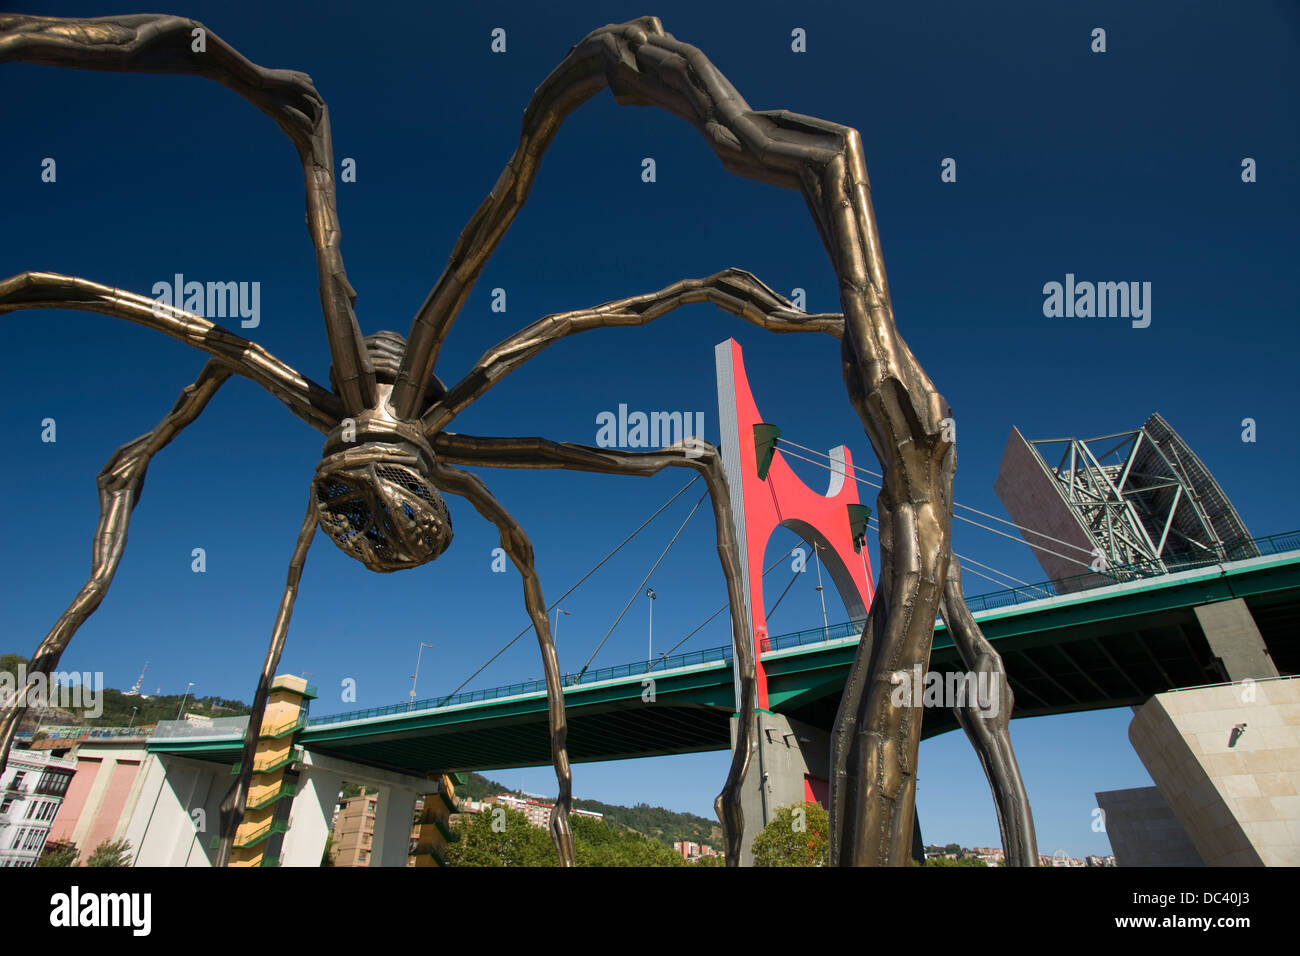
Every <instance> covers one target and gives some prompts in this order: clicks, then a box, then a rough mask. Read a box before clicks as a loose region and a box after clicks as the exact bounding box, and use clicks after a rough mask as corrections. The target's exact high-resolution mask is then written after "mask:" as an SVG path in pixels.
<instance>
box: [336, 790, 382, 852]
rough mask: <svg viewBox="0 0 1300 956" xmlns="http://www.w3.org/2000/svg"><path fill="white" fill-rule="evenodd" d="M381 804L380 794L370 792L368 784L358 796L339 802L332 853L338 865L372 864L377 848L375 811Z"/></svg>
mask: <svg viewBox="0 0 1300 956" xmlns="http://www.w3.org/2000/svg"><path fill="white" fill-rule="evenodd" d="M378 807H379V794H378V792H376V791H369V792H367V790H366V788H365V787H362V788H361V793H360V794H359V795H357V796H355V797H348V798H347V799H346V800H343V801H341V802H340V803H339V806H338V810H337V811H336V812H335V815H334V830H333V835H334V844H333V848H332V854H333V857H334V865H335V866H369V865H370V855H371V853H372V852H373V851H374V842H375V811H376V810H377V809H378Z"/></svg>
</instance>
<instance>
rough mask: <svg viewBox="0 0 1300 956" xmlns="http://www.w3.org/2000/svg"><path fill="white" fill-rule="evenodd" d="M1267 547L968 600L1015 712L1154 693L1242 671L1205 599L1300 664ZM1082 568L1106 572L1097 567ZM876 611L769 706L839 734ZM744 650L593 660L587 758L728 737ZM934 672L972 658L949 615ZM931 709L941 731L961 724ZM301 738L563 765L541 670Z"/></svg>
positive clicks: (314, 726) (843, 629)
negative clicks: (1240, 614)
mask: <svg viewBox="0 0 1300 956" xmlns="http://www.w3.org/2000/svg"><path fill="white" fill-rule="evenodd" d="M1253 543H1254V544H1255V545H1256V546H1257V547H1258V549H1259V554H1260V555H1261V556H1260V557H1254V558H1246V559H1242V560H1235V561H1224V562H1222V563H1214V564H1206V565H1201V566H1194V567H1188V568H1185V569H1182V570H1178V571H1174V572H1172V573H1162V574H1159V575H1156V576H1150V577H1144V576H1141V575H1142V570H1141V569H1116V570H1115V571H1114V572H1113V573H1114V576H1115V577H1117V578H1121V579H1122V578H1124V577H1131V578H1132V579H1131V580H1119V581H1117V582H1116V583H1114V584H1110V585H1106V586H1101V587H1090V588H1089V589H1088V590H1084V591H1072V590H1071V588H1070V587H1069V586H1067V585H1068V584H1069V582H1046V583H1044V584H1039V585H1031V586H1026V587H1018V588H1013V589H1008V590H1004V591H998V592H994V593H991V594H986V595H979V596H975V597H971V598H968V602H969V604H970V607H971V610H972V612H973V613H974V615H975V619H976V620H977V621H978V622H979V624H980V627H981V628H982V629H983V631H984V633H985V635H986V636H987V637H988V638H989V640H990V641H992V642H993V644H994V646H995V647H996V648H997V650H998V653H999V654H1000V655H1001V656H1002V659H1003V661H1004V662H1005V665H1006V669H1007V674H1008V679H1009V682H1010V685H1011V688H1012V691H1013V693H1014V694H1015V710H1014V712H1013V716H1014V717H1017V718H1019V717H1037V716H1043V715H1048V714H1063V713H1075V712H1081V711H1087V710H1096V709H1101V708H1108V707H1121V706H1131V705H1139V704H1142V703H1143V702H1144V701H1146V700H1148V699H1150V698H1151V697H1152V696H1153V695H1155V694H1159V693H1163V692H1165V691H1168V690H1172V689H1175V688H1179V687H1191V686H1198V685H1203V684H1207V683H1212V682H1217V681H1222V680H1228V679H1230V675H1229V674H1228V673H1227V671H1226V670H1225V669H1224V666H1223V664H1222V662H1221V660H1220V657H1221V654H1220V653H1216V650H1221V649H1219V648H1216V646H1215V644H1216V641H1215V637H1216V636H1215V634H1213V633H1211V632H1212V630H1213V625H1207V624H1206V622H1205V620H1204V619H1203V617H1202V616H1201V615H1198V613H1197V611H1196V609H1197V608H1198V607H1203V606H1206V605H1215V604H1222V603H1223V602H1234V601H1237V600H1241V601H1243V602H1244V605H1245V608H1246V609H1248V611H1249V617H1250V618H1253V620H1254V623H1255V626H1256V627H1257V628H1258V631H1259V634H1260V637H1261V638H1262V639H1263V642H1264V645H1265V647H1266V648H1267V651H1268V654H1269V656H1270V657H1271V658H1272V660H1273V662H1274V664H1275V666H1276V667H1277V669H1278V670H1279V671H1280V672H1281V673H1283V674H1288V673H1297V672H1300V640H1298V639H1297V636H1296V635H1297V633H1300V532H1292V533H1288V534H1279V535H1272V536H1270V537H1267V538H1260V539H1255V541H1254V542H1253ZM1083 577H1086V578H1091V579H1094V580H1095V578H1096V575H1085V576H1083ZM861 626H862V622H860V621H858V622H853V621H850V622H845V623H842V624H838V625H835V626H831V627H823V628H816V629H811V630H805V631H799V632H796V633H792V634H785V635H781V636H776V637H771V638H768V639H767V641H766V643H765V645H764V649H763V653H762V661H763V665H764V667H765V669H766V672H767V679H768V687H769V707H770V712H772V713H775V714H780V715H783V716H784V717H786V718H789V719H792V720H794V721H797V722H798V723H799V724H800V725H804V726H811V727H814V728H817V729H818V730H821V731H823V732H826V731H829V729H830V727H831V724H832V723H833V721H834V717H835V711H836V707H837V706H838V703H839V698H840V695H841V692H842V689H843V686H844V681H845V678H846V676H847V673H848V669H849V665H850V663H851V662H852V659H853V655H854V651H855V650H856V647H857V643H858V640H859V633H860V631H861ZM731 657H732V655H731V648H730V647H729V646H727V647H716V648H709V649H706V650H700V651H694V652H690V653H686V654H677V655H674V656H672V657H668V658H662V659H660V660H656V661H653V662H650V661H640V662H637V663H632V664H624V665H620V666H616V667H607V668H604V669H601V670H596V671H589V672H588V673H587V674H585V675H584V676H583V678H582V680H581V682H573V681H572V679H570V683H569V685H568V686H566V687H565V691H564V694H565V704H566V709H567V713H568V720H569V753H570V759H571V760H572V761H574V762H589V761H605V760H620V759H629V758H636V757H651V756H662V755H667V754H682V753H696V752H702V751H713V750H726V749H728V748H729V747H730V745H731V738H730V733H731V719H732V716H733V713H734V710H735V693H734V685H733V675H732V668H731ZM930 667H931V670H932V671H936V672H955V671H964V670H965V666H964V665H963V664H962V662H961V660H960V658H959V656H958V654H957V652H956V649H955V648H954V646H953V643H952V640H951V638H950V637H949V635H948V634H947V631H946V629H945V628H944V626H943V624H942V622H940V623H939V624H938V625H937V626H936V630H935V639H934V645H933V652H932V654H931V664H930ZM956 726H957V725H956V721H955V718H954V717H953V715H952V713H951V711H948V710H945V709H932V710H931V711H930V712H928V713H927V714H926V715H925V719H924V731H923V732H924V735H925V736H926V737H931V736H935V735H937V734H941V733H946V732H947V731H949V730H952V729H954V728H955V727H956ZM241 738H242V727H235V726H233V725H232V726H230V727H228V728H222V730H221V731H216V732H214V733H211V734H209V735H206V736H186V737H156V738H154V739H153V740H151V741H150V743H149V749H150V750H151V751H154V752H158V753H165V754H172V755H176V756H185V757H190V758H196V759H200V760H205V761H216V762H219V763H233V762H234V761H236V760H237V759H238V756H239V748H240V744H241ZM297 743H298V744H299V745H300V746H302V747H303V748H305V749H306V750H308V751H310V752H312V753H318V754H322V755H327V756H329V757H335V758H340V759H342V760H346V761H349V762H353V763H357V764H362V765H366V766H371V767H375V768H377V769H381V770H385V771H395V772H398V773H403V774H410V775H415V776H421V777H423V776H425V775H428V774H431V773H440V772H445V771H466V770H494V769H501V768H511V767H528V766H542V765H548V764H549V763H550V762H551V753H550V745H549V739H548V735H547V730H546V694H545V686H544V684H543V683H542V682H540V681H527V682H523V683H517V684H510V685H505V686H501V687H494V688H488V689H483V690H476V691H469V692H465V693H461V694H456V695H454V696H452V697H446V698H431V699H428V700H423V701H416V702H403V703H400V704H394V705H391V706H387V707H378V708H372V709H368V710H358V711H352V712H348V713H341V714H334V715H326V716H318V717H313V718H310V719H309V720H308V721H307V723H306V726H305V727H304V728H303V729H302V731H301V732H300V734H299V735H298V737H297Z"/></svg>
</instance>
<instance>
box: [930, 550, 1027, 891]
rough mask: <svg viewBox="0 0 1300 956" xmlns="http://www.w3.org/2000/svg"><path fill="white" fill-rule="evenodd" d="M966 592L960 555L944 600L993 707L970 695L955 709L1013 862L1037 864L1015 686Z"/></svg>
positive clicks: (951, 566) (951, 626) (956, 639)
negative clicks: (1016, 725)
mask: <svg viewBox="0 0 1300 956" xmlns="http://www.w3.org/2000/svg"><path fill="white" fill-rule="evenodd" d="M961 595H962V589H961V563H960V562H959V561H958V559H957V558H956V557H954V558H953V559H952V560H951V561H950V562H949V563H948V579H947V581H946V582H945V584H944V591H943V603H942V604H941V605H940V609H941V611H942V612H943V621H944V624H946V625H947V627H948V633H949V634H951V635H952V639H953V643H954V644H956V645H957V651H958V653H960V654H961V659H962V661H963V663H965V665H966V669H967V670H968V671H970V672H972V673H974V674H976V675H977V682H978V684H980V685H982V686H984V687H987V688H988V692H989V694H990V698H991V699H990V703H991V704H992V707H991V708H982V707H981V706H980V704H981V702H980V701H978V700H969V699H968V700H967V702H966V706H965V707H958V708H956V709H955V710H954V711H953V712H954V713H955V714H956V715H957V722H958V723H959V724H961V728H962V730H964V731H965V732H966V736H967V738H968V739H969V740H970V742H971V746H972V747H974V748H975V752H976V753H977V754H979V758H980V763H981V764H983V765H984V774H985V776H987V777H988V780H989V787H990V789H991V790H992V791H993V802H994V805H995V807H996V808H997V813H998V828H999V829H1000V830H1001V831H1002V846H1003V848H1004V850H1005V851H1006V856H1007V866H1037V865H1038V839H1037V835H1036V834H1035V833H1034V815H1033V812H1032V811H1031V810H1030V808H1029V796H1028V794H1027V793H1026V792H1025V783H1024V780H1023V779H1022V778H1021V776H1020V765H1019V764H1018V763H1017V762H1016V755H1015V751H1013V750H1012V749H1011V729H1010V724H1011V708H1012V706H1013V705H1014V703H1015V700H1014V696H1013V695H1012V693H1011V685H1010V684H1009V683H1008V682H1007V672H1006V668H1005V667H1004V666H1003V664H1002V658H1001V657H1000V656H998V654H997V653H996V652H995V651H994V650H993V646H992V645H991V644H990V643H989V642H988V639H987V638H986V637H985V636H984V632H983V631H981V630H980V626H979V624H977V623H976V622H975V617H974V616H973V615H972V614H971V612H970V608H968V607H967V606H966V602H965V601H964V600H962V599H961Z"/></svg>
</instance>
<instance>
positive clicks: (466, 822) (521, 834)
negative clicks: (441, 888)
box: [447, 807, 559, 866]
mask: <svg viewBox="0 0 1300 956" xmlns="http://www.w3.org/2000/svg"><path fill="white" fill-rule="evenodd" d="M497 811H500V812H499V813H498V812H497ZM452 834H453V836H455V837H456V838H457V839H456V840H455V841H454V842H453V843H451V844H449V845H448V847H447V863H448V865H450V866H557V865H558V864H559V861H558V860H557V859H556V856H555V844H553V843H552V842H551V835H550V833H548V832H547V831H546V830H543V829H542V828H541V827H535V826H533V825H532V824H530V823H529V822H528V818H527V817H526V816H524V815H523V814H522V813H520V812H519V811H518V810H510V809H507V808H506V807H487V808H485V809H484V811H483V812H482V813H465V814H461V815H460V818H459V819H458V821H457V823H456V826H455V828H454V829H453V830H452Z"/></svg>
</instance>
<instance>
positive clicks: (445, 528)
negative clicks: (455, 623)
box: [315, 461, 452, 571]
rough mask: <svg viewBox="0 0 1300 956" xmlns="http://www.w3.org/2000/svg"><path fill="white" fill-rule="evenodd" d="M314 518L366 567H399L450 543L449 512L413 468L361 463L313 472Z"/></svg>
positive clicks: (416, 563)
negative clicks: (315, 516)
mask: <svg viewBox="0 0 1300 956" xmlns="http://www.w3.org/2000/svg"><path fill="white" fill-rule="evenodd" d="M315 489H316V503H317V506H318V515H317V521H318V522H319V524H320V528H321V530H322V531H324V532H325V534H326V535H328V536H329V538H330V540H332V541H333V542H334V543H335V544H336V545H338V546H339V547H340V548H341V549H342V550H343V551H344V552H345V553H347V554H348V555H350V556H352V557H354V558H356V559H357V560H358V561H360V562H361V563H362V564H364V565H365V566H366V567H367V568H369V569H370V570H372V571H400V570H402V569H403V568H414V567H419V566H420V565H422V564H427V563H428V562H430V561H432V560H434V559H435V558H437V557H438V556H439V555H440V554H442V553H443V552H444V551H446V550H447V547H448V546H449V545H450V544H451V538H452V530H451V515H450V514H449V513H448V511H447V504H446V502H445V501H443V498H442V495H440V494H439V493H438V491H437V489H436V488H434V487H433V485H432V484H430V482H429V480H428V479H427V478H425V477H424V475H422V474H420V473H419V472H418V471H416V470H415V469H413V468H410V467H408V466H406V465H402V464H397V463H392V462H383V461H380V462H367V463H366V464H361V465H353V466H349V467H344V468H336V469H331V470H329V471H325V472H322V473H318V474H317V476H316V482H315Z"/></svg>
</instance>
